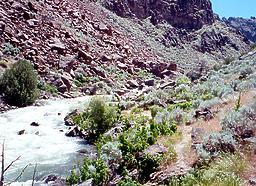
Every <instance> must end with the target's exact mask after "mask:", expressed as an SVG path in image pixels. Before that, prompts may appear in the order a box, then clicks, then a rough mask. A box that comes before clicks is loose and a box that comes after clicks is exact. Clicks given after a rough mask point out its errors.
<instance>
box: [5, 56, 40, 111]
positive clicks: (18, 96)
mask: <svg viewBox="0 0 256 186" xmlns="http://www.w3.org/2000/svg"><path fill="white" fill-rule="evenodd" d="M37 81H38V80H37V74H36V73H35V72H34V69H33V66H32V65H31V63H30V62H28V61H26V60H20V61H18V62H17V63H15V64H14V65H13V66H12V67H11V68H10V69H7V70H6V71H5V73H4V74H3V76H2V77H1V79H0V87H1V90H2V93H3V94H4V96H5V98H6V101H7V102H8V103H10V104H12V105H16V106H27V105H30V104H32V103H34V101H35V100H36V99H37V97H38V89H37Z"/></svg>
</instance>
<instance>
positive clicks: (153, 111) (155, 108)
mask: <svg viewBox="0 0 256 186" xmlns="http://www.w3.org/2000/svg"><path fill="white" fill-rule="evenodd" d="M162 110H163V109H162V108H161V107H160V106H158V105H153V106H152V107H150V113H151V117H152V118H155V117H156V115H157V113H158V112H160V111H162Z"/></svg>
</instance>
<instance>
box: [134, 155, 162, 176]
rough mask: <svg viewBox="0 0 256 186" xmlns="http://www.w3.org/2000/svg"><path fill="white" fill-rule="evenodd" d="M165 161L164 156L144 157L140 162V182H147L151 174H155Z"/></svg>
mask: <svg viewBox="0 0 256 186" xmlns="http://www.w3.org/2000/svg"><path fill="white" fill-rule="evenodd" d="M162 160H163V156H162V155H155V156H152V155H149V154H146V155H144V156H143V157H142V158H141V160H140V161H139V171H140V178H139V179H140V180H142V181H146V180H148V179H149V178H150V174H151V173H153V172H155V171H156V170H157V168H158V167H159V166H160V163H161V161H162Z"/></svg>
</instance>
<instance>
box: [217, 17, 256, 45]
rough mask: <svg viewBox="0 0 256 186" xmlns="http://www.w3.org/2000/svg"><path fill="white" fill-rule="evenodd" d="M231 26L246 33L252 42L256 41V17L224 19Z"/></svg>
mask: <svg viewBox="0 0 256 186" xmlns="http://www.w3.org/2000/svg"><path fill="white" fill-rule="evenodd" d="M222 20H223V21H224V22H225V23H226V24H228V25H229V26H231V27H233V28H236V29H238V30H239V31H240V32H241V33H243V34H244V35H245V37H246V38H247V39H249V40H250V41H252V42H254V43H255V42H256V18H255V17H251V18H250V19H245V18H239V17H237V18H235V17H230V18H228V19H226V18H223V19H222Z"/></svg>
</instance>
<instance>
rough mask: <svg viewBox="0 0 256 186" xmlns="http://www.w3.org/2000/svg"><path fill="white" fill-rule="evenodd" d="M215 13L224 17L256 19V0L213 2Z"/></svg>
mask: <svg viewBox="0 0 256 186" xmlns="http://www.w3.org/2000/svg"><path fill="white" fill-rule="evenodd" d="M211 2H212V5H213V11H214V13H217V14H218V15H219V16H220V18H222V17H226V18H228V17H244V18H250V17H251V16H254V17H256V0H211Z"/></svg>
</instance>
